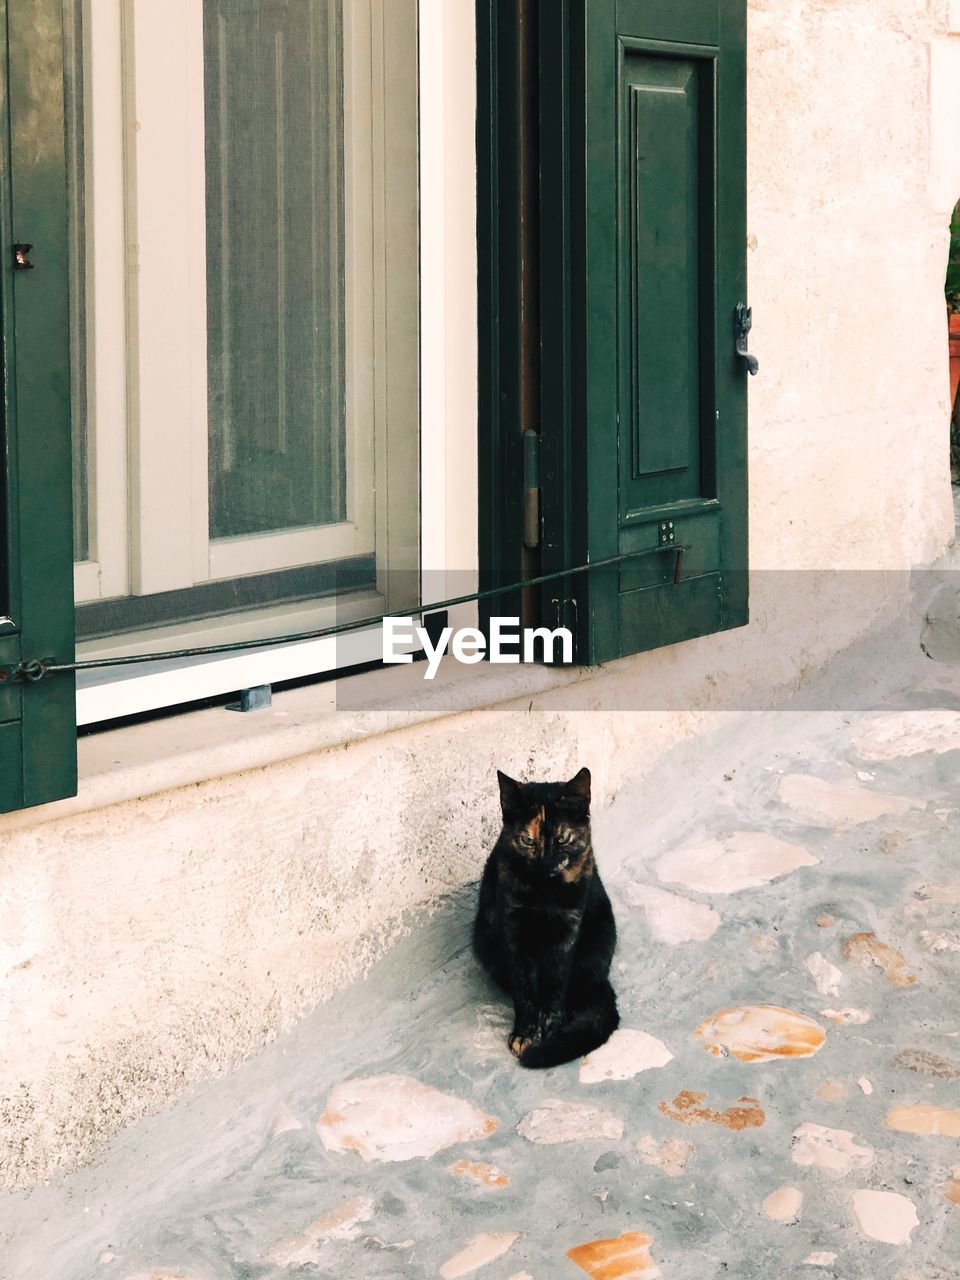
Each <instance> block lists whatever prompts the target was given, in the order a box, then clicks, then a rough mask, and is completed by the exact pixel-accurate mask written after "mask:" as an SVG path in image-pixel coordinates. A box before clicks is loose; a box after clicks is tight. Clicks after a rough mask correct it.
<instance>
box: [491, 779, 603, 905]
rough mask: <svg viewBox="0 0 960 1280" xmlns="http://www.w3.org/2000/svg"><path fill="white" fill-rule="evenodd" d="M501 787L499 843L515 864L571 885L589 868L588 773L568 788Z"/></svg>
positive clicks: (503, 784) (507, 782)
mask: <svg viewBox="0 0 960 1280" xmlns="http://www.w3.org/2000/svg"><path fill="white" fill-rule="evenodd" d="M497 778H498V779H499V781H500V806H501V808H502V810H503V832H502V834H501V837H500V839H501V842H502V843H504V844H506V845H507V847H508V848H509V849H510V851H511V853H512V854H513V855H514V856H515V857H516V858H518V859H521V860H523V861H525V862H528V863H530V864H533V865H536V866H537V867H539V868H540V869H541V870H543V871H544V872H546V873H547V874H549V875H556V876H561V877H562V878H563V879H565V880H567V881H569V882H570V883H571V884H572V883H573V882H574V881H576V880H578V879H579V878H580V876H581V875H583V874H584V872H585V871H586V870H587V868H588V867H589V866H590V865H591V861H592V859H591V852H590V770H589V769H581V770H580V772H579V773H578V774H577V776H576V777H575V778H572V779H571V780H570V782H526V783H524V782H514V780H513V779H512V778H508V777H507V775H506V774H505V773H499V772H498V773H497Z"/></svg>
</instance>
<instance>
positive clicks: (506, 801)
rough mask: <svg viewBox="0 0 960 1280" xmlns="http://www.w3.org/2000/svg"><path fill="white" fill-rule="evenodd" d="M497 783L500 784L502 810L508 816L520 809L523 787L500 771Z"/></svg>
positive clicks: (498, 771)
mask: <svg viewBox="0 0 960 1280" xmlns="http://www.w3.org/2000/svg"><path fill="white" fill-rule="evenodd" d="M497 781H498V782H499V783H500V808H501V809H502V810H503V812H504V816H506V815H507V814H508V813H512V812H513V811H514V810H515V809H516V808H517V807H518V805H519V803H520V798H521V796H522V795H523V787H522V786H521V785H520V783H519V782H514V780H513V779H512V778H509V777H507V775H506V774H505V773H501V772H500V770H499V769H498V770H497Z"/></svg>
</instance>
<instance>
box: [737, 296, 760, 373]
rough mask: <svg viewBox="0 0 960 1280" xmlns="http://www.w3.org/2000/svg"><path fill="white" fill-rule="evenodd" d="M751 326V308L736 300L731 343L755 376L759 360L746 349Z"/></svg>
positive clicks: (758, 369)
mask: <svg viewBox="0 0 960 1280" xmlns="http://www.w3.org/2000/svg"><path fill="white" fill-rule="evenodd" d="M752 328H753V309H752V308H751V307H748V306H747V304H746V303H745V302H738V303H737V309H736V311H734V313H733V344H734V348H735V350H736V353H737V355H738V356H739V357H740V359H741V360H744V361H746V365H747V372H748V373H749V374H750V376H751V377H755V376H756V375H757V374H758V373H759V372H760V361H759V360H758V359H757V357H756V356H753V355H751V354H750V352H749V351H748V350H747V335H748V334H749V333H750V330H751V329H752Z"/></svg>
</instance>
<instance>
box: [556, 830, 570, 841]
mask: <svg viewBox="0 0 960 1280" xmlns="http://www.w3.org/2000/svg"><path fill="white" fill-rule="evenodd" d="M572 843H573V832H572V831H561V832H560V833H559V834H558V835H557V844H572Z"/></svg>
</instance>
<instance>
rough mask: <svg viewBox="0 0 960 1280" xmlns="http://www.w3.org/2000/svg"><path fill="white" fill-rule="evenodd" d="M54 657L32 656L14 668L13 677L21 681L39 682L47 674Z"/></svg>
mask: <svg viewBox="0 0 960 1280" xmlns="http://www.w3.org/2000/svg"><path fill="white" fill-rule="evenodd" d="M52 661H53V659H52V658H30V659H29V660H28V661H27V662H21V663H19V665H18V666H16V667H14V669H13V678H14V680H17V681H19V682H21V683H29V684H38V683H39V682H40V681H41V680H42V679H43V678H44V676H45V675H46V674H47V668H48V667H49V666H50V664H51V662H52Z"/></svg>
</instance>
